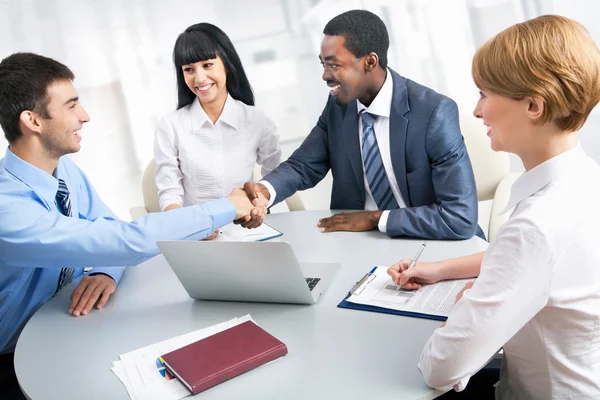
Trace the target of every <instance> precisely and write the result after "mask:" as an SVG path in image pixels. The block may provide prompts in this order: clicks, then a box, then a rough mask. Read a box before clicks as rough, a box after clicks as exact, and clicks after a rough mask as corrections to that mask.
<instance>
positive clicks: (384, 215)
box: [377, 210, 390, 233]
mask: <svg viewBox="0 0 600 400" xmlns="http://www.w3.org/2000/svg"><path fill="white" fill-rule="evenodd" d="M389 216H390V210H385V211H384V212H383V213H382V214H381V217H380V218H379V223H378V224H377V228H379V231H380V232H383V233H386V230H387V221H388V217H389Z"/></svg>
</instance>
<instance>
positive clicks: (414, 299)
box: [338, 266, 472, 321]
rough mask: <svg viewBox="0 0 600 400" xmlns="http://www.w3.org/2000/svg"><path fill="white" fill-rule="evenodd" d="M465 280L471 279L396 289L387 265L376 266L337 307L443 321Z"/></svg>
mask: <svg viewBox="0 0 600 400" xmlns="http://www.w3.org/2000/svg"><path fill="white" fill-rule="evenodd" d="M469 281H472V279H458V280H451V281H441V282H438V283H434V284H432V285H422V286H421V288H420V289H418V290H405V289H400V290H398V286H397V285H396V284H395V283H394V282H393V281H392V279H391V278H390V276H389V275H388V274H387V267H381V266H377V267H375V268H373V269H372V270H371V271H370V272H368V273H367V274H366V275H365V276H364V277H363V278H362V279H361V280H360V281H358V282H357V283H356V285H354V287H352V288H351V289H350V291H349V292H348V296H346V298H344V300H342V301H341V302H340V304H338V307H340V308H349V309H354V310H363V311H374V312H381V313H387V314H395V315H404V316H410V317H417V318H426V319H434V320H439V321H445V320H446V319H447V318H448V315H450V311H452V308H453V307H454V303H455V298H456V295H457V294H458V292H460V290H461V289H462V288H463V287H464V286H465V284H466V283H467V282H469Z"/></svg>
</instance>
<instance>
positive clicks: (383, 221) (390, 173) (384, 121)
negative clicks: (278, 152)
mask: <svg viewBox="0 0 600 400" xmlns="http://www.w3.org/2000/svg"><path fill="white" fill-rule="evenodd" d="M393 94H394V82H393V78H392V74H391V73H390V71H389V70H388V71H387V75H386V78H385V82H384V83H383V86H382V87H381V90H379V93H377V96H375V99H373V101H372V102H371V105H370V106H369V107H367V106H365V105H364V104H362V103H361V102H360V101H358V100H356V103H357V106H358V114H359V117H358V136H359V142H360V143H359V145H360V148H361V154H362V141H363V129H362V120H361V117H360V112H361V111H362V110H365V112H368V113H371V114H374V115H377V119H376V120H375V124H374V125H373V130H374V131H375V137H376V138H377V144H378V147H379V152H380V154H381V160H382V161H383V167H384V169H385V173H386V175H387V178H388V181H389V183H390V188H391V189H392V193H393V194H394V198H395V199H396V202H397V203H398V206H399V207H400V208H405V207H406V203H405V202H404V199H403V198H402V194H401V193H400V186H399V185H398V181H397V180H396V174H395V173H394V168H393V166H392V153H391V150H390V110H391V108H392V96H393ZM363 179H364V182H365V191H366V198H365V210H366V211H375V210H377V204H376V203H375V200H374V199H373V195H372V194H371V189H370V187H369V182H368V180H367V176H366V174H365V173H364V165H363ZM260 183H262V184H263V185H265V187H266V188H267V190H268V191H269V195H270V196H271V197H270V198H269V206H271V205H272V204H273V202H274V201H275V197H276V195H277V193H276V192H275V188H274V187H273V185H271V184H270V183H269V182H267V181H264V180H263V181H261V182H260ZM389 215H390V210H385V211H384V212H383V213H382V215H381V218H379V222H378V229H379V230H380V231H381V232H383V233H385V231H386V226H387V220H388V217H389Z"/></svg>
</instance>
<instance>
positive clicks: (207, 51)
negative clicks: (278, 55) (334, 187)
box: [154, 23, 281, 237]
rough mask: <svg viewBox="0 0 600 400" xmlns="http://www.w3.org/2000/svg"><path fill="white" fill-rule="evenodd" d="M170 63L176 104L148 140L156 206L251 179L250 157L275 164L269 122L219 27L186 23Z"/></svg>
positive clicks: (219, 192)
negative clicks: (151, 145)
mask: <svg viewBox="0 0 600 400" xmlns="http://www.w3.org/2000/svg"><path fill="white" fill-rule="evenodd" d="M173 63H174V64H175V70H176V73H177V91H178V105H177V110H175V111H173V112H171V113H169V114H167V115H165V116H164V117H163V118H162V119H161V121H160V122H159V124H158V127H157V130H156V137H155V143H154V158H155V160H156V175H155V177H156V185H157V187H158V197H159V203H160V208H161V210H162V211H168V210H172V209H174V208H179V207H182V206H187V205H191V204H197V203H204V202H207V201H210V200H214V199H219V198H222V197H224V196H226V195H228V194H229V193H231V191H232V189H234V188H235V187H237V186H239V185H241V184H243V183H244V182H246V181H249V180H250V181H252V180H253V173H254V166H255V163H258V164H260V165H262V174H263V175H266V174H267V173H269V172H270V171H271V170H273V169H274V168H275V167H277V166H278V165H279V163H280V162H281V148H280V146H279V134H278V133H277V129H276V127H275V124H274V123H273V121H271V120H270V119H269V118H268V117H267V116H266V115H265V113H263V112H262V111H260V110H259V109H257V108H256V107H254V94H253V93H252V88H251V86H250V82H248V78H247V77H246V73H245V72H244V67H243V66H242V62H241V61H240V57H239V56H238V54H237V52H236V51H235V48H234V47H233V44H232V43H231V40H229V38H228V37H227V35H226V34H225V33H224V32H223V31H222V30H221V29H219V28H218V27H216V26H214V25H212V24H209V23H200V24H195V25H192V26H190V27H189V28H187V29H186V30H185V31H184V32H183V33H182V34H181V35H179V37H178V38H177V41H176V42H175V48H174V50H173ZM215 234H216V232H215ZM213 237H214V235H213Z"/></svg>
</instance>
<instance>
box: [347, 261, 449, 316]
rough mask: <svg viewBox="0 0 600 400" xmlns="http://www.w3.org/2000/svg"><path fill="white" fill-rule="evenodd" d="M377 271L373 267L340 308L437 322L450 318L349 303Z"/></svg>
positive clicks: (349, 293)
mask: <svg viewBox="0 0 600 400" xmlns="http://www.w3.org/2000/svg"><path fill="white" fill-rule="evenodd" d="M376 269H377V267H373V269H372V270H371V271H370V272H368V273H367V274H366V275H365V276H364V277H363V279H361V280H360V281H358V282H357V283H356V286H354V288H352V289H351V290H350V292H348V295H347V296H346V297H345V298H344V300H342V301H341V302H340V304H338V307H339V308H349V309H351V310H361V311H372V312H379V313H384V314H394V315H403V316H405V317H414V318H424V319H433V320H436V321H445V320H447V319H448V317H442V316H439V315H431V314H424V313H418V312H412V311H399V310H392V309H390V308H383V307H377V306H368V305H366V304H356V303H350V302H349V301H348V298H349V297H350V296H351V294H352V291H353V290H354V289H355V288H356V287H357V286H359V285H360V284H361V283H364V281H365V280H366V278H367V277H368V276H370V275H371V274H373V272H375V270H376Z"/></svg>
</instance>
